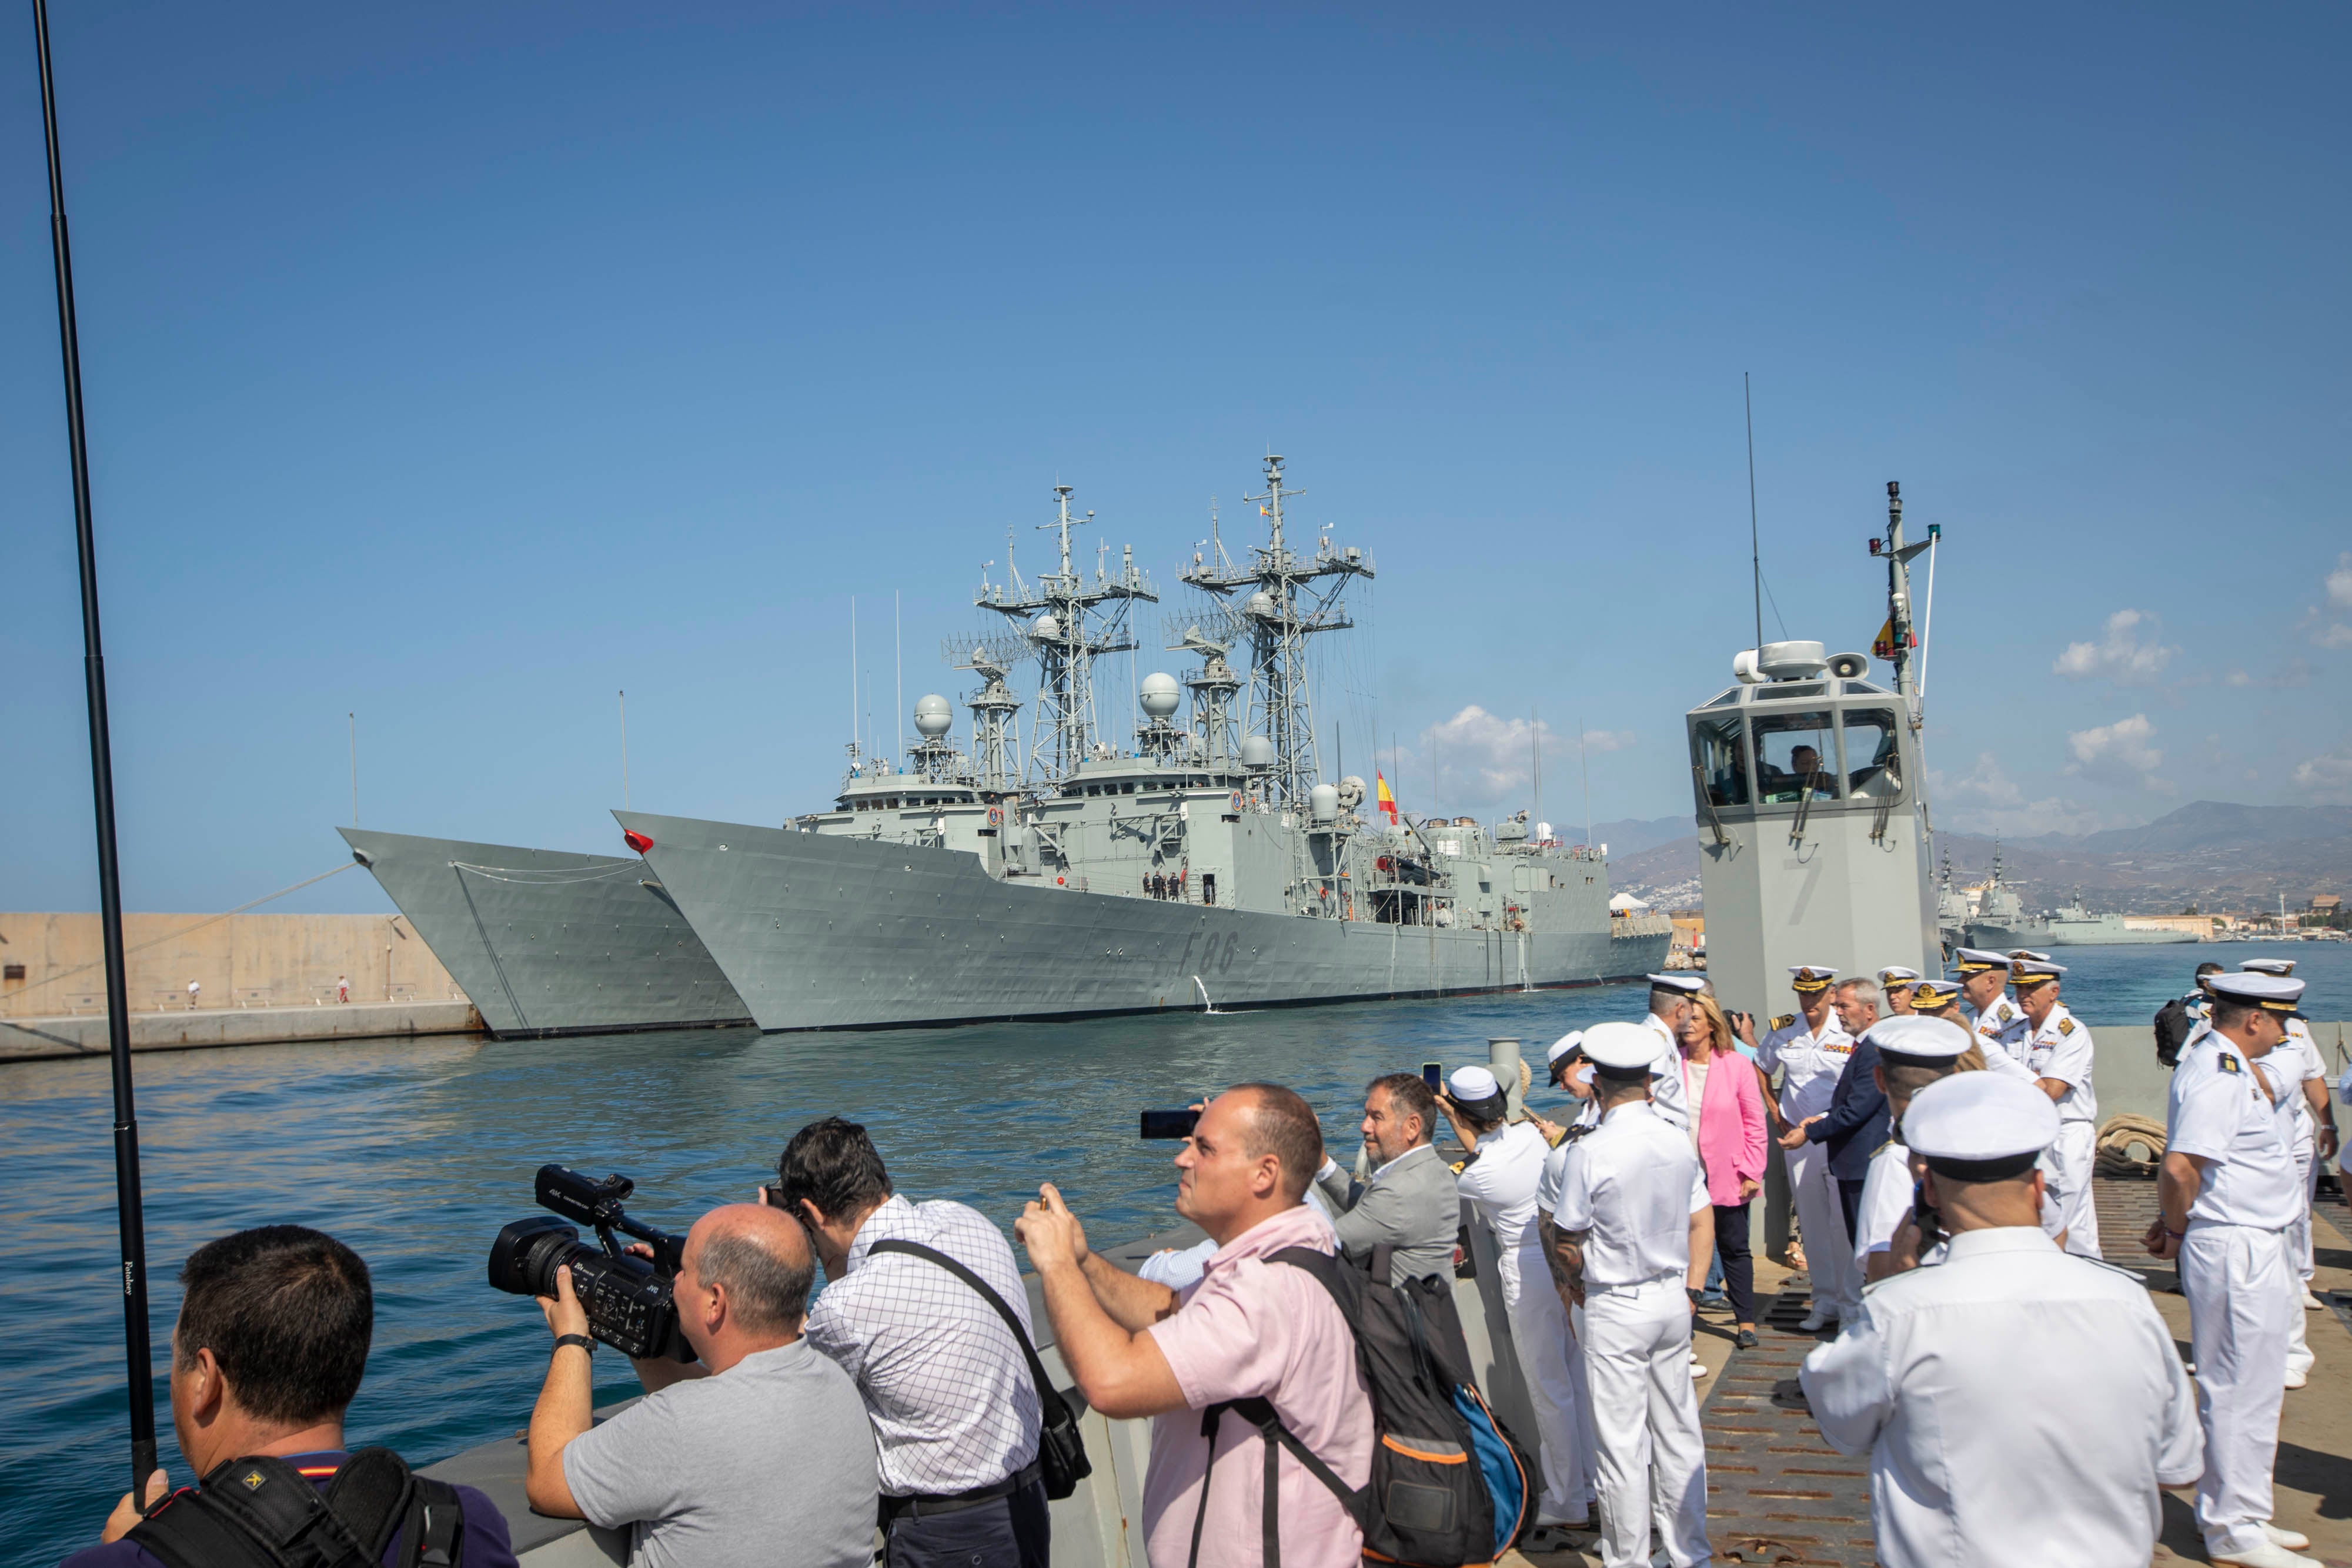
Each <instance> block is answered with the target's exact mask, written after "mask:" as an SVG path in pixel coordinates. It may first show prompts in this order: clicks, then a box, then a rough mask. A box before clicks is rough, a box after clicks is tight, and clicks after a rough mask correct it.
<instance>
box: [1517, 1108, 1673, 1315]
mask: <svg viewBox="0 0 2352 1568" xmlns="http://www.w3.org/2000/svg"><path fill="white" fill-rule="evenodd" d="M1568 1150H1569V1153H1568V1163H1567V1168H1566V1170H1565V1172H1564V1173H1563V1176H1562V1180H1561V1184H1560V1197H1559V1207H1558V1208H1557V1209H1555V1210H1553V1212H1552V1223H1553V1224H1554V1225H1557V1226H1558V1227H1559V1228H1560V1230H1561V1231H1562V1232H1570V1231H1578V1230H1583V1231H1589V1232H1591V1234H1590V1235H1588V1236H1587V1237H1586V1238H1585V1241H1584V1282H1585V1284H1586V1285H1587V1286H1596V1285H1598V1286H1610V1285H1641V1284H1647V1283H1648V1282H1650V1281H1653V1280H1663V1279H1665V1278H1667V1277H1669V1276H1675V1277H1680V1276H1681V1275H1683V1274H1685V1273H1686V1272H1687V1271H1688V1270H1689V1268H1690V1217H1691V1216H1692V1215H1694V1214H1696V1213H1697V1212H1698V1211H1699V1210H1700V1209H1702V1208H1705V1207H1707V1197H1706V1172H1705V1171H1704V1170H1702V1169H1701V1168H1700V1166H1699V1163H1698V1155H1697V1154H1696V1152H1694V1151H1693V1150H1692V1148H1691V1146H1690V1138H1689V1136H1688V1135H1687V1134H1685V1133H1684V1132H1683V1130H1682V1129H1681V1128H1679V1127H1677V1126H1675V1124H1673V1123H1671V1122H1669V1121H1667V1120H1666V1119H1665V1118H1664V1117H1663V1116H1661V1115H1659V1114H1658V1113H1657V1112H1656V1110H1655V1109H1654V1108H1653V1107H1652V1106H1650V1105H1647V1104H1644V1103H1641V1102H1639V1101H1635V1102H1633V1103H1630V1104H1624V1105H1620V1106H1618V1107H1617V1108H1616V1109H1615V1110H1613V1111H1611V1112H1610V1113H1608V1114H1607V1115H1606V1116H1604V1117H1602V1118H1601V1125H1600V1126H1598V1127H1596V1128H1594V1129H1593V1130H1592V1131H1591V1133H1589V1134H1586V1135H1585V1136H1583V1137H1581V1138H1579V1139H1578V1140H1577V1141H1576V1142H1575V1143H1573V1144H1570V1145H1569V1146H1568Z"/></svg>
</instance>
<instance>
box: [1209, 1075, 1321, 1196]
mask: <svg viewBox="0 0 2352 1568" xmlns="http://www.w3.org/2000/svg"><path fill="white" fill-rule="evenodd" d="M1226 1092H1228V1093H1237V1092H1246V1093H1247V1094H1248V1095H1249V1097H1250V1108H1249V1115H1248V1117H1247V1124H1248V1127H1249V1130H1248V1131H1247V1132H1245V1133H1244V1134H1242V1153H1243V1154H1244V1155H1248V1156H1249V1157H1250V1158H1251V1159H1254V1160H1255V1159H1263V1158H1264V1157H1265V1156H1266V1155H1273V1156H1274V1157H1275V1158H1276V1159H1277V1160H1279V1161H1281V1162H1282V1191H1283V1196H1285V1197H1288V1198H1289V1199H1291V1200H1292V1201H1293V1202H1297V1200H1298V1199H1300V1198H1302V1197H1306V1196H1307V1184H1308V1183H1310V1182H1312V1181H1313V1180H1314V1179H1315V1173H1316V1172H1317V1171H1318V1170H1321V1169H1322V1168H1323V1128H1322V1125H1321V1124H1319V1123H1318V1122H1317V1121H1316V1120H1315V1108H1314V1107H1313V1106H1311V1105H1309V1104H1307V1102H1306V1101H1304V1100H1302V1099H1300V1098H1299V1096H1298V1093H1297V1091H1296V1090H1292V1089H1285V1088H1284V1087H1283V1086H1282V1085H1281V1084H1279V1083H1236V1084H1234V1086H1233V1088H1232V1089H1230V1090H1228V1091H1226Z"/></svg>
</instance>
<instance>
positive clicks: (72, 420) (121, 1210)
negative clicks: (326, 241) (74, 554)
mask: <svg viewBox="0 0 2352 1568" xmlns="http://www.w3.org/2000/svg"><path fill="white" fill-rule="evenodd" d="M33 32H34V35H35V37H36V38H37V41H38V43H39V45H40V58H41V129H42V131H43V132H44V133H45V135H46V136H47V140H48V150H49V240H50V247H51V250H52V252H53V255H54V256H55V260H56V263H57V275H58V352H59V354H60V355H61V356H62V358H63V359H64V361H65V380H66V445H67V448H68V451H69V453H70V454H71V456H72V463H73V499H74V535H75V542H76V544H77V545H78V546H79V553H80V559H81V640H82V672H83V676H84V682H85V690H86V694H87V696H88V700H89V782H90V794H91V797H92V800H93V802H94V804H95V806H96V808H97V810H96V815H97V818H98V920H99V929H100V933H101V934H102V935H103V936H104V939H105V945H106V1043H107V1057H108V1060H109V1061H110V1062H111V1063H112V1065H113V1070H114V1208H115V1224H116V1228H117V1229H118V1231H119V1232H120V1235H121V1243H122V1349H123V1354H124V1357H125V1358H126V1361H127V1370H128V1372H129V1374H130V1379H129V1382H130V1386H129V1389H128V1392H129V1395H130V1398H131V1496H132V1497H133V1498H136V1499H138V1500H141V1501H142V1502H143V1501H144V1500H145V1499H146V1490H145V1489H146V1485H147V1478H148V1477H149V1476H151V1475H152V1474H154V1473H155V1374H154V1367H153V1364H152V1354H153V1353H152V1350H151V1349H150V1347H149V1344H148V1337H147V1336H148V1325H147V1235H146V1222H145V1219H144V1218H143V1216H142V1204H141V1202H140V1196H139V1118H138V1114H137V1112H136V1109H135V1107H134V1105H133V1103H132V1095H131V1002H130V986H129V983H128V981H127V979H126V977H125V966H124V959H123V952H122V876H121V870H122V868H121V862H120V860H119V859H118V857H117V853H116V847H115V841H114V758H113V753H112V747H111V746H110V743H109V741H108V738H107V719H106V653H105V650H104V647H103V645H102V643H101V640H100V636H99V624H98V541H97V536H96V534H95V532H94V531H93V528H92V526H91V522H90V507H89V443H88V441H87V440H86V438H85V436H84V434H83V430H82V418H81V346H80V341H79V333H78V332H77V331H76V329H75V326H74V292H73V251H72V247H71V246H70V245H69V244H68V241H67V237H66V182H65V166H64V162H63V155H62V154H61V153H60V152H59V151H58V94H57V81H56V78H55V77H53V76H52V75H51V73H50V70H49V7H48V0H33ZM352 723H353V726H354V734H356V733H357V731H356V726H357V723H358V721H357V720H356V719H354V720H353V721H352Z"/></svg>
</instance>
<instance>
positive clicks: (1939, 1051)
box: [1862, 1013, 1973, 1061]
mask: <svg viewBox="0 0 2352 1568" xmlns="http://www.w3.org/2000/svg"><path fill="white" fill-rule="evenodd" d="M1862 1038H1863V1039H1864V1040H1868V1041H1869V1042H1870V1043H1871V1044H1873V1045H1874V1046H1876V1047H1877V1048H1878V1049H1879V1050H1881V1051H1893V1052H1894V1053H1895V1055H1897V1056H1913V1057H1918V1058H1920V1059H1922V1060H1924V1061H1958V1059H1959V1055H1960V1053H1961V1052H1962V1051H1966V1050H1968V1048H1969V1045H1970V1044H1972V1043H1973V1041H1971V1040H1969V1031H1968V1030H1964V1029H1962V1028H1961V1027H1960V1026H1959V1025H1958V1024H1956V1023H1954V1022H1952V1020H1951V1019H1931V1018H1927V1017H1924V1016H1922V1015H1921V1014H1918V1013H1897V1014H1896V1015H1895V1017H1893V1018H1890V1019H1879V1020H1878V1021H1877V1022H1876V1023H1874V1024H1872V1025H1871V1026H1870V1027H1869V1028H1868V1029H1867V1030H1864V1031H1863V1035H1862Z"/></svg>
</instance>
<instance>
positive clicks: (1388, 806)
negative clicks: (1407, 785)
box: [1372, 769, 1397, 822]
mask: <svg viewBox="0 0 2352 1568" xmlns="http://www.w3.org/2000/svg"><path fill="white" fill-rule="evenodd" d="M1372 778H1373V779H1375V780H1377V781H1378V782H1379V785H1380V792H1381V793H1380V808H1381V816H1383V817H1386V818H1387V819H1388V820H1389V821H1391V822H1393V821H1396V820H1397V809H1396V797H1395V796H1393V795H1391V794H1390V793H1389V780H1388V775H1387V774H1385V773H1382V772H1380V771H1379V770H1378V769H1375V770H1374V771H1373V773H1372Z"/></svg>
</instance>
